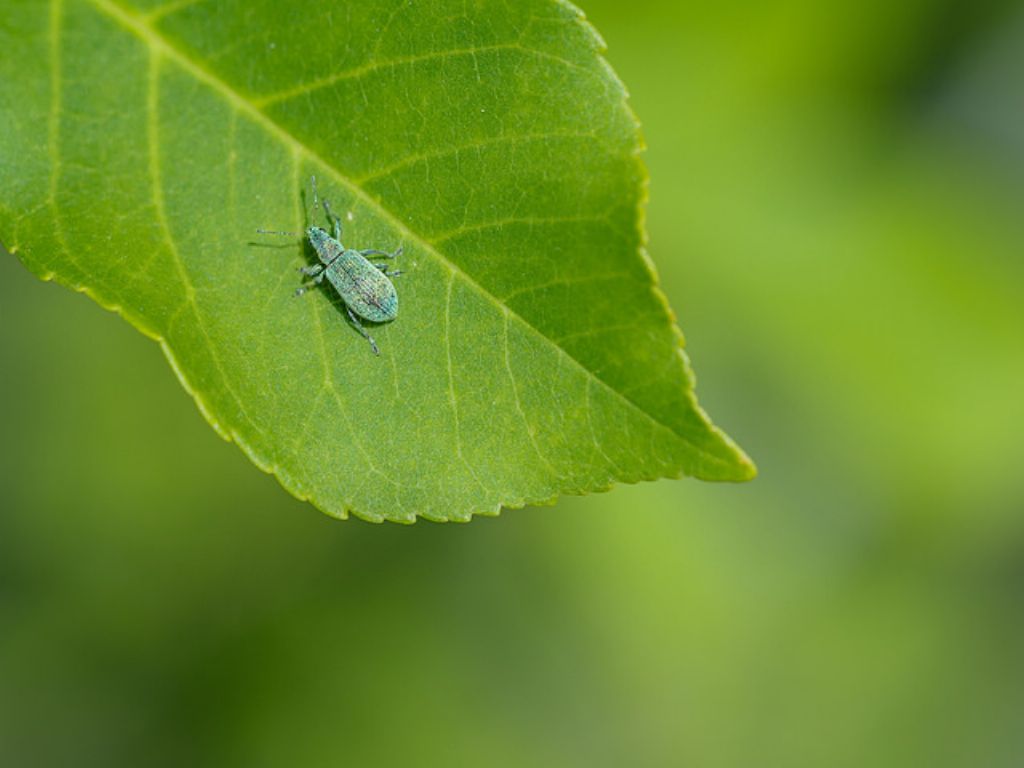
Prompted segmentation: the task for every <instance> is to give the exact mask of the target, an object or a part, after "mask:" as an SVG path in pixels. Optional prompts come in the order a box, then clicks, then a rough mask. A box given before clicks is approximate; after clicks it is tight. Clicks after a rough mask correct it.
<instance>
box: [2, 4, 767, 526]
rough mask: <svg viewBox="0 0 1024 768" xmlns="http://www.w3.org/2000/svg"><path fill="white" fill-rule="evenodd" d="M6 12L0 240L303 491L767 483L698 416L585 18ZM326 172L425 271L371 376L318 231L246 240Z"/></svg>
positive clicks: (93, 9) (543, 493) (303, 203)
mask: <svg viewBox="0 0 1024 768" xmlns="http://www.w3.org/2000/svg"><path fill="white" fill-rule="evenodd" d="M5 5H6V6H7V7H6V8H5V11H4V13H3V18H2V19H0V115H3V117H2V118H0V119H2V120H3V124H2V126H0V127H2V130H0V178H2V181H3V184H2V189H0V238H2V239H3V241H4V242H5V243H6V244H7V245H8V246H9V247H10V249H11V250H12V252H16V253H17V255H18V256H19V257H20V258H21V260H22V261H23V262H24V263H25V264H26V265H27V266H28V267H29V269H31V270H32V271H33V272H35V273H36V274H37V275H39V276H40V277H42V278H43V279H46V280H50V279H54V280H57V281H58V282H60V283H63V284H65V285H68V286H70V287H72V288H74V289H76V290H80V291H84V292H85V293H87V294H89V295H90V296H91V297H93V298H94V299H95V300H96V301H97V302H99V303H100V304H101V305H103V306H104V307H107V308H110V309H114V310H116V311H117V312H119V313H121V314H122V315H123V316H124V317H125V318H126V319H127V320H128V321H129V322H131V323H132V324H133V325H135V326H136V327H137V328H139V329H140V330H141V331H142V332H144V333H146V334H147V335H149V336H151V337H153V338H154V339H157V340H158V341H159V342H160V344H161V346H162V347H163V349H164V351H165V353H166V355H167V358H168V360H170V362H171V365H172V366H173V368H174V370H175V371H176V372H177V374H178V376H179V377H180V379H181V382H182V384H183V385H184V386H185V388H186V389H187V390H188V391H189V392H190V393H191V394H192V395H193V397H194V398H195V400H196V403H197V404H198V406H199V408H200V409H201V410H202V412H203V414H204V415H205V416H206V418H207V419H208V420H209V422H210V424H212V425H213V427H214V428H215V429H216V430H217V431H218V432H219V433H220V434H221V435H222V436H223V437H225V438H226V439H230V440H234V441H235V442H236V443H238V445H239V446H241V448H242V449H243V450H244V451H245V452H246V453H247V454H248V455H249V457H250V458H251V459H252V461H253V462H254V463H256V464H257V465H258V466H259V467H261V468H262V469H264V470H266V471H268V472H273V473H274V474H275V475H276V476H277V477H278V478H279V479H280V481H281V483H282V484H283V485H284V486H285V488H287V489H288V490H289V491H291V492H292V493H294V494H295V495H296V496H299V497H300V498H306V499H309V500H311V501H312V502H313V503H314V504H316V505H317V506H318V507H320V508H321V509H323V510H324V511H325V512H328V513H329V514H332V515H337V516H341V517H344V516H346V515H347V514H348V513H349V512H353V513H355V514H357V515H359V516H360V517H363V518H366V519H368V520H384V519H388V520H396V521H412V520H414V519H416V517H417V516H422V517H426V518H429V519H432V520H467V519H469V517H470V516H471V515H472V514H474V513H478V514H480V513H482V514H490V513H496V512H497V511H498V510H499V509H500V508H501V507H502V506H508V507H518V506H522V505H524V504H531V503H543V502H546V501H551V500H553V499H554V498H556V497H557V496H558V495H559V494H563V493H585V492H588V491H597V490H603V489H607V488H608V487H609V486H610V485H611V484H613V483H614V482H636V481H639V480H646V479H654V478H658V477H663V476H679V475H680V474H684V473H685V474H689V475H693V476H696V477H699V478H705V479H710V480H745V479H749V478H750V477H752V476H753V473H754V469H753V466H752V464H751V463H750V462H749V460H748V459H747V458H746V457H745V456H744V455H743V454H742V452H740V451H739V449H738V448H737V447H736V446H735V445H733V444H732V443H731V442H730V441H729V439H728V438H727V437H725V436H724V435H723V434H722V433H721V432H720V431H718V430H717V429H716V428H714V427H713V426H711V424H710V423H709V422H708V420H707V418H706V417H705V415H704V414H703V412H702V411H701V410H700V409H699V408H698V406H697V404H696V400H695V398H694V395H693V377H692V374H691V372H690V369H689V366H688V363H687V360H686V357H685V355H684V354H683V352H682V349H681V344H682V337H681V334H680V333H679V331H678V330H677V329H676V328H675V326H674V323H673V318H672V314H671V312H670V310H669V309H668V306H667V304H666V303H665V301H664V298H663V296H662V294H661V293H660V291H659V290H658V288H657V286H656V282H655V277H654V273H653V268H652V266H651V264H650V263H649V261H648V259H647V257H646V254H645V252H644V235H643V227H642V215H641V213H642V205H643V201H644V195H645V187H646V176H645V172H644V169H643V166H642V163H641V161H640V159H639V156H638V155H639V152H640V149H641V142H640V138H639V133H638V128H637V125H636V121H635V119H634V117H633V115H632V113H631V112H630V110H629V108H628V106H627V105H626V96H625V91H624V89H623V87H622V85H621V84H620V82H619V81H618V80H617V78H616V77H615V75H614V74H613V73H612V71H611V70H610V68H609V67H608V66H607V64H606V62H605V61H604V59H603V58H602V55H601V53H602V50H603V47H602V43H601V41H600V39H599V38H598V36H597V34H596V33H595V31H594V30H593V28H592V27H590V26H589V25H588V24H587V23H586V22H585V21H584V20H583V17H582V15H581V14H580V13H579V12H578V11H577V10H576V9H574V8H573V7H572V6H570V5H569V4H568V3H565V2H560V1H556V0H528V1H523V0H517V1H516V2H514V3H507V2H498V1H497V0H477V1H476V2H467V1H466V0H432V1H431V2H412V0H401V1H400V0H359V1H358V2H354V1H353V2H338V1H337V0H335V1H334V2H319V1H318V0H317V1H307V2H302V3H295V4H292V3H284V2H280V0H278V1H276V2H270V1H269V0H237V1H235V2H213V0H172V2H165V4H163V5H159V4H151V3H148V2H143V1H138V0H137V2H135V3H133V4H128V3H124V2H115V0H52V2H50V3H49V4H45V3H42V2H39V1H38V0H13V3H12V0H7V3H6V4H5ZM314 174H315V175H316V177H317V179H318V181H319V187H320V192H321V194H322V195H323V196H324V197H327V198H329V199H330V200H331V201H332V203H333V206H334V208H335V209H336V210H338V211H340V212H342V213H343V218H344V221H345V238H344V239H345V242H346V244H347V245H349V246H350V247H357V248H381V249H386V250H391V249H393V248H395V247H397V246H398V245H403V246H404V248H405V253H404V256H402V257H401V259H400V260H399V261H400V267H401V268H402V269H404V271H405V274H404V275H402V276H401V277H399V278H397V280H396V286H397V288H398V291H399V297H400V311H399V316H398V318H397V320H395V321H394V322H393V323H390V324H387V325H382V326H376V327H373V328H372V329H371V331H372V333H373V334H374V336H375V337H376V339H377V342H378V343H379V346H380V349H381V355H380V357H375V356H374V355H373V354H372V353H371V351H370V349H369V347H368V345H367V344H366V343H365V341H364V340H363V339H362V338H360V337H359V335H358V334H357V333H356V332H355V330H354V329H353V328H352V327H351V326H350V325H349V324H348V321H347V319H346V315H345V312H344V308H343V306H342V305H341V304H340V303H339V302H338V300H337V298H336V296H335V295H334V294H333V293H332V292H331V290H330V289H329V288H327V287H324V288H322V289H320V290H316V291H313V292H311V293H309V294H307V295H306V296H304V297H303V298H301V299H297V298H294V297H293V291H294V289H295V287H296V286H297V285H298V284H299V280H300V276H299V275H298V274H297V273H296V271H295V270H296V267H298V266H301V265H304V264H306V263H308V261H307V260H308V258H309V256H308V254H307V253H306V249H305V248H304V247H303V246H302V245H301V244H300V241H299V238H295V239H293V240H291V241H289V240H287V239H275V238H261V237H260V236H258V235H257V234H256V229H257V228H259V227H267V228H274V229H285V230H291V231H295V232H298V231H300V230H301V229H302V228H303V227H304V226H305V225H306V224H307V223H308V222H309V221H310V220H311V219H310V218H309V217H312V216H316V215H318V212H316V211H312V210H310V209H311V206H310V202H311V201H310V199H309V198H310V195H309V194H308V180H309V178H310V176H311V175H314ZM319 215H322V214H319ZM316 223H320V224H324V222H322V221H317V222H316ZM325 286H326V284H325ZM69 376H73V372H69Z"/></svg>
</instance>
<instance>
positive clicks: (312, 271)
mask: <svg viewBox="0 0 1024 768" xmlns="http://www.w3.org/2000/svg"><path fill="white" fill-rule="evenodd" d="M325 269H327V267H326V265H324V264H311V265H310V266H308V267H299V272H301V273H302V274H304V275H309V276H310V277H316V276H318V275H320V274H321V273H323V271H324V270H325ZM320 279H321V280H322V279H323V278H322V277H321V278H320ZM317 282H320V280H317Z"/></svg>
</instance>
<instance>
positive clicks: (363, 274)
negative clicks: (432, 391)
mask: <svg viewBox="0 0 1024 768" xmlns="http://www.w3.org/2000/svg"><path fill="white" fill-rule="evenodd" d="M310 186H311V187H312V190H313V207H314V209H317V208H319V207H320V200H319V197H318V196H317V191H316V177H315V176H312V177H310ZM324 212H325V213H326V214H327V219H328V221H330V222H331V225H332V227H333V236H332V235H330V234H328V233H327V230H325V229H323V228H322V227H317V226H310V227H307V228H306V237H307V238H308V239H309V243H310V245H312V246H313V250H315V251H316V255H317V258H318V259H320V263H319V264H314V265H312V266H309V267H302V268H301V269H300V270H299V271H300V272H302V274H304V275H307V276H308V277H309V278H310V280H309V281H308V282H307V283H305V284H304V285H302V286H301V287H300V288H298V289H297V290H296V291H295V295H296V296H301V295H302V294H303V293H305V292H306V291H307V290H308V289H309V288H310V286H312V285H318V284H319V283H321V282H323V279H324V278H325V277H326V278H327V280H328V282H330V284H331V285H333V286H334V289H335V290H336V291H337V292H338V295H339V296H340V297H341V300H342V301H343V302H344V303H345V311H346V312H347V313H348V317H349V320H351V321H352V325H354V326H355V328H356V330H358V331H359V332H360V333H361V334H362V335H363V336H364V337H365V338H366V340H367V341H369V342H370V348H371V349H372V350H373V353H374V354H375V355H379V354H380V350H379V349H378V348H377V342H375V341H374V340H373V337H372V336H370V334H369V333H367V331H366V329H365V328H364V327H363V324H362V323H361V322H359V318H362V319H363V320H368V321H369V322H371V323H389V322H391V321H392V320H394V319H395V318H396V317H397V316H398V293H396V291H395V286H394V285H393V284H392V282H391V279H390V278H391V277H398V276H399V275H400V274H402V272H401V270H398V271H391V270H390V268H389V267H388V265H387V264H380V263H375V262H372V261H370V260H369V258H368V257H369V256H379V257H381V258H385V259H393V258H395V257H396V256H399V255H401V253H402V249H401V248H399V249H398V250H396V251H395V252H394V253H388V252H387V251H378V250H375V249H372V248H371V249H368V250H365V251H357V250H355V249H354V248H346V247H345V246H344V245H342V244H341V219H339V218H338V217H337V216H336V215H335V214H334V212H333V211H332V210H331V206H330V203H328V202H327V201H326V200H324ZM257 232H259V233H261V234H265V235H288V236H291V237H295V236H296V235H295V234H294V233H292V232H277V231H271V230H265V229H260V230H257Z"/></svg>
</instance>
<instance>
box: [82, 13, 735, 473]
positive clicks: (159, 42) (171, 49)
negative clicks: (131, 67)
mask: <svg viewBox="0 0 1024 768" xmlns="http://www.w3.org/2000/svg"><path fill="white" fill-rule="evenodd" d="M88 2H89V3H90V4H91V5H92V6H93V7H94V8H96V9H97V11H99V12H101V13H103V14H105V15H106V16H107V17H109V18H111V19H112V20H114V21H115V22H116V23H117V24H119V25H120V26H121V27H123V28H124V29H126V30H127V31H129V32H130V33H132V34H133V35H135V36H136V37H137V38H138V39H139V40H141V41H142V42H143V43H144V44H145V45H146V46H147V47H149V48H150V49H151V50H152V51H153V52H154V53H155V54H158V55H163V56H166V57H167V58H168V59H169V60H172V61H174V62H175V63H176V64H177V65H178V66H179V67H181V68H182V69H183V70H184V71H185V72H187V73H189V74H190V75H192V76H193V77H194V78H196V80H198V81H199V82H202V83H205V84H206V85H207V86H209V87H210V88H212V89H213V90H214V91H216V92H217V93H219V94H220V95H221V97H222V98H224V99H225V100H226V101H227V102H228V103H229V104H231V105H232V106H233V107H234V108H235V109H236V110H238V111H239V112H241V113H244V114H246V115H248V116H249V117H250V118H251V119H253V120H254V121H255V122H256V123H258V124H259V125H261V126H263V127H264V129H265V130H267V131H268V132H269V133H270V134H271V135H273V136H275V137H277V138H278V139H279V140H280V141H281V142H282V143H283V144H285V145H286V146H289V147H291V149H292V150H293V151H294V152H297V153H299V154H302V155H305V156H306V157H307V158H309V159H310V160H313V161H315V162H316V163H319V164H320V165H322V166H323V167H324V168H326V169H328V170H329V171H330V172H331V173H332V174H333V175H334V176H335V178H336V180H337V181H338V182H339V183H341V184H342V185H344V186H345V187H346V188H347V189H348V190H349V191H350V192H351V193H352V194H353V195H355V196H356V197H357V198H359V199H360V200H361V201H362V202H363V203H364V204H365V205H367V206H368V207H369V208H371V209H373V210H375V211H377V213H378V214H379V215H380V216H381V218H382V219H384V220H385V221H387V223H388V224H389V225H390V226H392V227H393V228H394V229H396V230H397V231H399V232H401V233H402V235H403V236H404V237H405V238H407V239H408V240H411V241H413V242H415V243H416V245H417V246H419V247H420V248H422V249H423V250H424V251H425V252H427V253H428V254H430V255H431V256H432V257H433V258H434V259H436V260H437V262H438V263H440V264H441V265H442V266H444V267H445V268H446V269H448V270H449V271H451V272H452V273H454V274H457V275H458V276H459V277H460V278H461V279H463V280H464V281H466V283H467V284H468V285H469V286H471V287H472V288H473V289H475V290H476V291H478V292H479V293H480V294H481V295H482V296H483V297H485V298H486V299H487V300H488V301H490V302H491V303H492V304H494V306H495V307H497V308H498V309H499V310H500V311H502V312H505V313H508V315H509V316H510V317H512V318H514V319H515V320H516V321H517V322H519V323H522V325H523V326H524V327H525V328H527V329H528V330H529V331H531V332H532V333H534V334H536V335H537V336H539V337H540V338H541V339H543V340H544V341H545V342H547V343H548V344H550V345H551V346H553V347H554V348H555V349H556V350H558V352H559V353H560V354H561V355H563V356H564V357H565V358H567V359H568V360H571V361H572V363H573V365H575V366H576V367H577V368H579V369H580V370H581V371H583V372H584V374H585V375H586V376H587V378H589V379H591V380H593V381H595V382H597V383H598V384H599V385H600V386H601V387H603V388H604V389H606V390H607V391H609V392H611V393H612V394H613V395H614V396H615V397H616V398H618V399H619V400H621V401H622V402H623V403H625V404H626V405H627V406H629V407H630V408H632V409H633V410H635V411H637V412H638V413H640V414H642V415H643V417H644V418H646V419H647V420H648V421H650V422H651V423H652V424H653V425H654V426H655V427H657V428H658V429H661V430H664V431H667V432H669V433H670V434H672V435H674V436H675V437H677V438H678V439H680V440H681V441H683V442H684V443H685V444H687V445H689V446H690V447H691V448H692V449H693V450H694V451H695V452H696V453H697V454H699V455H700V456H702V457H703V458H704V459H705V460H708V461H710V462H712V463H714V464H717V465H720V466H724V467H727V468H732V465H731V464H730V462H729V461H728V460H726V459H724V458H722V457H720V456H717V455H715V454H713V453H709V452H708V451H705V450H704V449H702V448H701V447H700V446H698V445H697V444H696V443H694V442H693V441H692V440H691V439H690V438H688V437H687V436H686V435H684V434H682V433H681V432H679V431H678V430H677V429H675V428H674V427H672V426H670V425H668V424H665V423H664V422H662V421H661V420H659V419H658V418H657V417H655V416H654V415H653V414H651V413H650V412H649V411H647V410H646V409H644V408H643V407H641V406H640V405H639V404H637V403H636V402H634V401H633V400H631V399H630V398H629V397H628V396H626V395H625V394H624V393H622V392H620V391H619V390H617V389H615V388H614V387H612V386H611V385H609V384H608V383H607V382H605V381H604V380H603V379H601V378H600V377H599V376H598V375H597V374H595V373H594V372H593V371H591V370H590V369H589V368H587V367H586V366H585V365H583V363H582V362H580V361H579V360H577V359H576V358H575V357H573V356H572V355H571V354H569V352H568V351H567V350H565V349H564V348H562V347H561V346H559V345H558V344H557V343H556V342H555V341H554V340H552V339H551V338H550V337H548V336H546V335H545V334H544V333H542V332H541V331H540V330H539V329H538V328H536V327H535V326H534V325H533V324H532V323H530V322H529V321H527V320H526V319H525V318H524V317H522V316H521V315H519V314H518V313H516V312H515V311H514V310H512V309H511V308H510V307H508V306H507V305H505V304H503V303H502V302H501V301H500V300H499V299H498V298H497V297H496V296H495V295H494V294H492V293H491V292H490V291H488V290H487V289H486V288H484V286H482V285H481V284H480V283H478V282H477V281H476V280H474V279H473V278H472V277H471V276H470V275H469V274H468V273H466V272H465V271H463V270H462V269H461V268H459V266H458V265H457V264H455V263H454V262H452V261H451V260H450V259H448V258H447V257H446V256H445V255H444V254H443V253H441V252H440V251H438V250H437V249H436V248H435V247H434V246H433V245H432V244H431V243H430V242H428V241H427V240H426V239H424V238H423V237H422V236H421V235H419V234H418V233H416V232H414V231H412V230H411V229H409V227H408V226H406V224H405V223H404V222H402V221H401V219H399V218H398V217H397V216H396V215H395V214H394V213H392V212H391V211H390V210H388V209H387V208H386V207H384V205H382V204H381V202H380V201H378V200H376V199H374V198H372V197H371V196H370V195H369V194H367V193H366V192H365V191H364V190H363V189H362V188H361V187H359V186H358V185H357V184H356V183H355V182H354V181H352V180H351V179H349V178H348V177H347V176H345V174H343V173H342V172H341V171H339V170H338V169H337V168H336V167H334V165H333V164H332V163H330V162H328V161H327V160H325V159H324V158H323V157H322V156H320V155H319V154H318V153H317V152H316V151H314V150H313V149H311V148H310V147H308V146H306V145H305V144H304V143H303V142H301V141H300V140H299V139H297V138H296V137H295V136H293V135H292V134H291V133H289V132H288V131H287V130H285V129H284V128H283V127H282V126H281V125H279V124H278V123H277V122H275V121H274V120H273V119H271V118H270V117H269V116H268V115H267V114H266V113H264V112H263V111H261V110H260V109H259V108H258V107H256V106H255V104H254V103H253V102H251V101H249V100H247V99H246V98H245V97H244V96H242V95H241V94H240V93H239V92H238V91H236V90H235V89H234V88H232V87H231V86H230V85H228V84H227V83H226V82H225V81H223V80H221V79H220V78H219V77H217V76H216V75H214V74H212V73H211V72H209V71H207V70H206V69H204V68H203V67H201V66H200V65H199V64H197V63H196V62H195V61H193V60H192V59H190V58H189V57H188V56H187V55H186V54H185V53H184V52H182V51H180V50H179V49H178V48H176V47H175V46H174V45H173V44H172V43H170V42H169V41H168V40H167V39H166V38H165V37H163V36H162V35H161V34H160V33H159V32H158V31H157V30H156V29H154V28H153V27H152V26H151V25H150V24H149V23H147V21H146V19H145V18H143V17H142V16H139V15H137V14H134V13H132V12H131V11H129V10H127V9H125V8H123V7H122V6H120V5H118V4H117V3H114V2H112V0H88Z"/></svg>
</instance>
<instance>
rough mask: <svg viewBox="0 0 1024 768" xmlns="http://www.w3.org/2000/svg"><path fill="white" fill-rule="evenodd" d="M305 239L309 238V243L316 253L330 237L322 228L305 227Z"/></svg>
mask: <svg viewBox="0 0 1024 768" xmlns="http://www.w3.org/2000/svg"><path fill="white" fill-rule="evenodd" d="M306 237H308V238H309V243H310V245H312V246H313V247H314V248H315V249H316V252H317V253H319V252H320V248H321V247H322V246H323V244H324V243H326V242H327V241H328V240H330V239H331V236H330V235H329V234H327V230H326V229H324V228H323V227H307V228H306Z"/></svg>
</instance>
